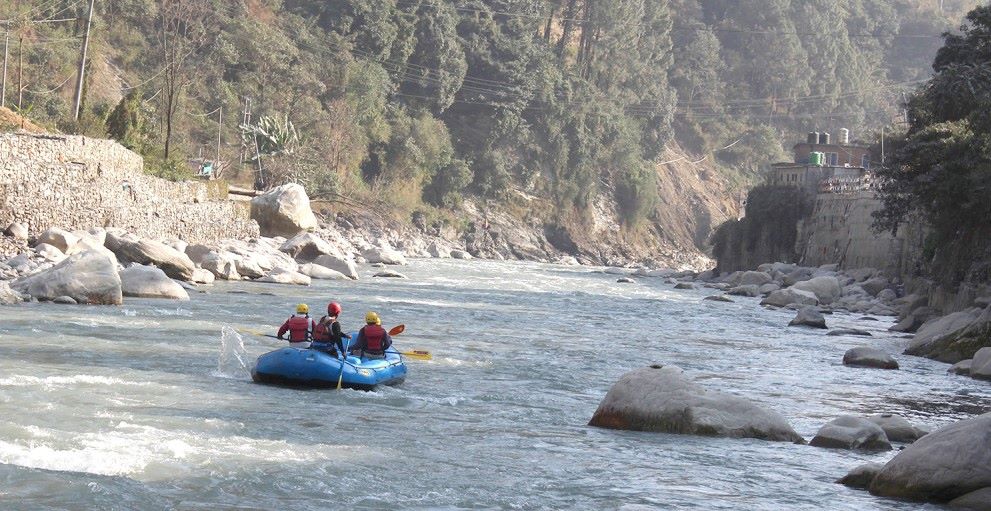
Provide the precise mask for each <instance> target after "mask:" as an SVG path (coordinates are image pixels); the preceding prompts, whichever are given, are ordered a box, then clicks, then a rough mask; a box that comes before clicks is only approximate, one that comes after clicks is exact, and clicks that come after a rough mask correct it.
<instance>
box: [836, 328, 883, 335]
mask: <svg viewBox="0 0 991 511" xmlns="http://www.w3.org/2000/svg"><path fill="white" fill-rule="evenodd" d="M826 335H830V336H834V337H838V336H844V335H855V336H858V337H874V335H873V334H871V333H870V332H868V331H867V330H860V329H859V328H839V329H836V330H831V331H830V332H829V333H828V334H826Z"/></svg>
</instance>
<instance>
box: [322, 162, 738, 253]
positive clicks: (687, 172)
mask: <svg viewBox="0 0 991 511" xmlns="http://www.w3.org/2000/svg"><path fill="white" fill-rule="evenodd" d="M692 159H693V158H691V157H689V156H687V155H685V154H683V153H680V152H679V151H678V150H677V149H671V150H668V151H667V152H666V154H665V155H664V156H663V161H672V160H675V161H674V163H669V164H666V165H659V166H658V167H657V179H658V198H659V200H658V204H657V208H656V210H655V211H654V212H653V213H651V214H650V216H649V219H648V220H647V221H645V222H644V223H643V224H642V225H640V226H638V227H636V228H625V227H624V226H623V225H622V223H621V221H620V213H619V210H618V207H617V205H616V203H615V201H614V200H613V199H612V197H613V194H612V191H611V190H601V191H600V193H599V194H598V196H597V198H596V200H595V201H593V203H592V205H591V207H590V209H589V210H588V211H576V212H573V213H571V214H567V215H561V214H560V213H559V212H556V211H555V208H554V205H553V203H552V202H551V201H550V200H548V199H546V198H542V197H537V196H533V195H530V194H527V193H525V192H521V191H516V190H513V191H510V192H509V198H508V199H507V200H505V201H503V202H501V203H499V204H495V203H493V202H482V201H478V200H471V199H469V200H466V201H465V202H464V204H463V205H462V208H461V210H459V211H458V213H457V217H458V218H459V223H458V225H456V226H455V225H438V224H433V225H429V224H428V223H427V222H423V221H418V220H417V219H416V218H415V215H414V218H413V219H411V220H407V219H398V220H397V219H395V218H387V217H386V216H383V215H375V214H370V213H369V212H367V211H361V210H358V209H355V208H347V207H343V208H342V207H340V206H335V207H334V208H331V209H328V210H326V211H324V215H325V223H327V224H328V225H332V226H334V227H336V228H338V229H340V230H345V231H346V230H349V229H354V228H356V227H357V228H359V229H364V230H366V231H367V235H365V236H363V239H366V240H373V239H376V238H384V239H385V240H386V241H388V242H389V243H390V244H391V245H393V246H396V247H398V248H401V249H403V250H405V251H407V252H408V253H410V254H411V255H414V256H415V255H422V254H425V253H426V251H427V250H426V249H427V247H428V246H429V245H430V244H431V243H433V242H435V241H436V242H440V243H443V244H446V245H448V246H449V247H451V248H464V249H465V250H467V251H468V252H469V253H470V254H471V255H473V256H475V257H481V258H493V259H522V260H537V261H550V262H580V263H583V264H595V265H609V266H630V265H645V266H654V267H659V266H663V267H672V268H679V269H694V270H703V269H708V268H711V267H712V266H713V265H714V261H713V260H712V259H711V258H710V257H709V256H708V255H707V254H706V244H707V242H708V240H709V238H710V235H711V233H712V230H713V229H714V228H715V227H716V226H718V225H720V224H722V223H723V222H725V221H726V220H729V219H734V218H736V217H737V215H738V214H739V201H738V200H737V198H736V197H735V196H734V194H733V192H732V191H731V187H730V185H729V183H728V182H727V180H726V179H725V178H723V177H722V176H721V175H720V174H719V173H718V172H717V171H716V170H715V169H714V168H713V166H712V165H711V164H708V163H707V162H705V161H703V162H700V163H696V164H693V163H691V161H692ZM694 159H695V160H697V159H698V158H694ZM396 216H399V215H396ZM360 243H361V241H359V244H360Z"/></svg>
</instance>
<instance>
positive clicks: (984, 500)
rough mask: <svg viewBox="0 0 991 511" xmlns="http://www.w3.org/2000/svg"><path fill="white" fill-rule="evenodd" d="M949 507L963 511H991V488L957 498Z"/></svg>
mask: <svg viewBox="0 0 991 511" xmlns="http://www.w3.org/2000/svg"><path fill="white" fill-rule="evenodd" d="M948 505H949V506H950V508H951V509H956V510H961V511H991V486H988V487H987V488H981V489H980V490H976V491H972V492H970V493H968V494H966V495H962V496H960V497H957V498H955V499H953V500H951V501H950V503H949V504H948Z"/></svg>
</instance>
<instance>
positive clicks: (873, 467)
mask: <svg viewBox="0 0 991 511" xmlns="http://www.w3.org/2000/svg"><path fill="white" fill-rule="evenodd" d="M882 468H884V465H882V464H880V463H864V464H863V465H859V466H858V467H856V468H854V469H853V470H851V471H850V473H848V474H847V475H845V476H843V478H842V479H840V480H839V481H836V482H837V483H840V484H842V485H844V486H849V487H850V488H856V489H858V490H866V489H867V488H868V487H870V485H871V482H873V481H874V478H875V477H877V474H878V473H879V472H881V469H882Z"/></svg>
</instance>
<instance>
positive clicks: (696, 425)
mask: <svg viewBox="0 0 991 511" xmlns="http://www.w3.org/2000/svg"><path fill="white" fill-rule="evenodd" d="M589 425H591V426H598V427H604V428H611V429H624V430H633V431H654V432H663V433H679V434H689V435H705V436H725V437H734V438H760V439H764V440H775V441H787V442H795V443H805V441H804V439H802V437H801V436H800V435H799V434H798V433H796V432H795V430H794V429H792V427H791V425H789V424H788V421H786V420H785V419H784V417H782V416H781V415H779V414H778V413H776V412H773V411H770V410H766V409H763V408H760V407H759V406H757V405H755V404H754V403H753V402H751V401H749V400H747V399H745V398H742V397H739V396H734V395H732V394H725V393H722V392H718V391H713V390H706V389H705V388H703V387H702V386H700V385H698V384H697V383H695V382H693V381H691V380H690V379H689V378H688V377H687V376H686V375H685V374H684V372H683V371H682V370H681V369H679V368H678V367H675V366H666V367H662V366H659V365H654V366H651V367H646V368H643V369H637V370H635V371H632V372H629V373H627V374H625V375H623V377H622V378H620V380H619V381H618V382H617V383H616V384H615V385H613V387H612V388H611V389H609V392H608V393H607V394H606V397H605V398H604V399H603V400H602V402H601V403H600V404H599V407H598V409H597V410H596V411H595V414H594V415H593V416H592V420H591V421H590V422H589Z"/></svg>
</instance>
